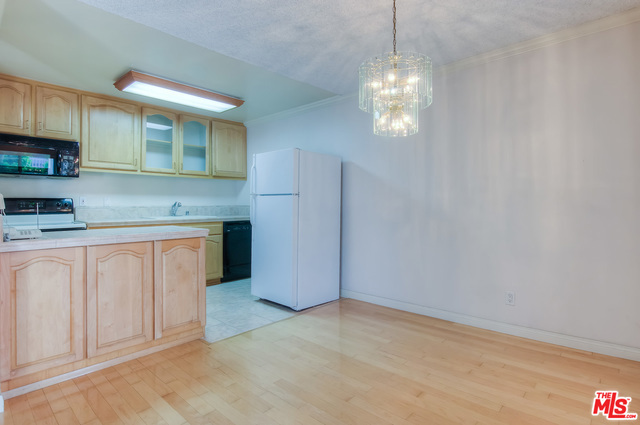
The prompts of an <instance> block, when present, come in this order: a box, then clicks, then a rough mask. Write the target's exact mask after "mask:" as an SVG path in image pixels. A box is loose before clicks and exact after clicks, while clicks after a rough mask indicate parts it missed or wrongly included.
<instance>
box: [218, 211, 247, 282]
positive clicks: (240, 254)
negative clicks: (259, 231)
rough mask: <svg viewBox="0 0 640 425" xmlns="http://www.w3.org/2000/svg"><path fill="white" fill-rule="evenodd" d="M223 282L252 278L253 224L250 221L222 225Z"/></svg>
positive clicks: (229, 222)
mask: <svg viewBox="0 0 640 425" xmlns="http://www.w3.org/2000/svg"><path fill="white" fill-rule="evenodd" d="M222 233H223V237H222V267H223V268H222V279H220V281H221V282H229V281H231V280H238V279H246V278H248V277H251V223H250V222H249V221H248V220H242V221H225V222H224V223H223V224H222Z"/></svg>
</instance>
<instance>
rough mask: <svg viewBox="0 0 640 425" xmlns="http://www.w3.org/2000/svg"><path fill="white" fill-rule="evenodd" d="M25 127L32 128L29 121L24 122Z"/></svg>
mask: <svg viewBox="0 0 640 425" xmlns="http://www.w3.org/2000/svg"><path fill="white" fill-rule="evenodd" d="M24 126H25V127H26V128H27V129H30V128H31V124H30V123H29V120H26V121H25V122H24Z"/></svg>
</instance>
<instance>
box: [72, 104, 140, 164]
mask: <svg viewBox="0 0 640 425" xmlns="http://www.w3.org/2000/svg"><path fill="white" fill-rule="evenodd" d="M140 109H141V108H140V106H138V105H135V104H131V103H126V102H119V101H115V100H112V99H103V98H100V97H94V96H88V95H83V96H82V138H81V140H80V143H81V147H80V152H81V159H80V166H81V167H86V168H99V169H110V170H127V171H138V170H140Z"/></svg>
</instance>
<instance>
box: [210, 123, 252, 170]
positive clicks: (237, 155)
mask: <svg viewBox="0 0 640 425" xmlns="http://www.w3.org/2000/svg"><path fill="white" fill-rule="evenodd" d="M212 156H213V173H212V174H213V175H214V176H219V177H240V178H247V129H246V128H245V126H244V125H241V124H230V123H220V122H215V123H213V155H212Z"/></svg>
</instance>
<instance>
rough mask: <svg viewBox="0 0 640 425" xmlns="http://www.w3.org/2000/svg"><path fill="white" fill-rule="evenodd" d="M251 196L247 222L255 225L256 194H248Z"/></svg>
mask: <svg viewBox="0 0 640 425" xmlns="http://www.w3.org/2000/svg"><path fill="white" fill-rule="evenodd" d="M250 198H251V205H249V223H251V225H252V226H254V225H255V222H256V206H257V203H256V195H255V194H252V195H251V196H250Z"/></svg>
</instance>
